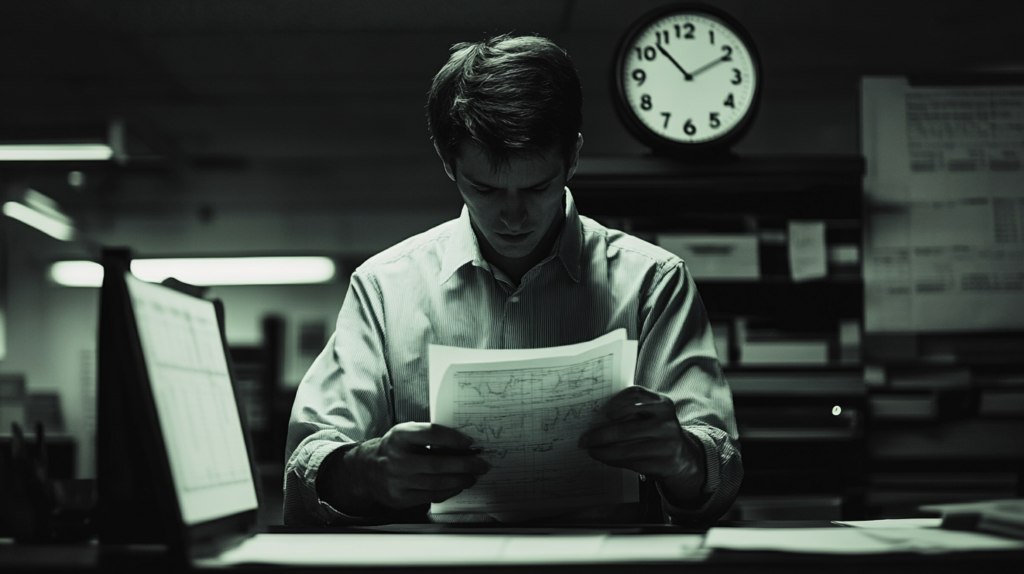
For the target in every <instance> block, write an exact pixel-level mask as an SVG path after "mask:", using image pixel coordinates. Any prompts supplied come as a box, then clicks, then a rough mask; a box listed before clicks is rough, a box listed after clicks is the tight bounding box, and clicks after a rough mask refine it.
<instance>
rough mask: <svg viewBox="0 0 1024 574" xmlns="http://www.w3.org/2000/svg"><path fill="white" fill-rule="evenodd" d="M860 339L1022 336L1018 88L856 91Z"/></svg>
mask: <svg viewBox="0 0 1024 574" xmlns="http://www.w3.org/2000/svg"><path fill="white" fill-rule="evenodd" d="M861 149H862V153H863V154H864V158H865V161H866V174H865V178H864V193H865V206H866V210H867V213H866V214H865V219H864V223H865V226H864V259H863V270H864V329H865V331H866V332H869V333H870V332H874V333H884V332H915V333H927V332H971V331H998V330H1022V329H1024V85H1020V84H1018V85H981V84H977V85H945V86H943V85H921V84H914V83H912V82H910V81H908V79H907V78H905V77H865V78H863V79H862V82H861Z"/></svg>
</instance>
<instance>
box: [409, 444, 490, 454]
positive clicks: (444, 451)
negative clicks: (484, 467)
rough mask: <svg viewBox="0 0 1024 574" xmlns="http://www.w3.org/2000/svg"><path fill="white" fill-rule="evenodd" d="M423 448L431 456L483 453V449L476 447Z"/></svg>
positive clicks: (432, 446) (431, 446)
mask: <svg viewBox="0 0 1024 574" xmlns="http://www.w3.org/2000/svg"><path fill="white" fill-rule="evenodd" d="M424 448H425V449H426V450H427V451H428V452H429V453H431V454H454V455H463V456H469V455H476V454H480V453H482V452H483V451H484V449H483V448H481V447H478V446H473V447H469V448H450V447H447V446H434V445H429V444H428V445H426V446H425V447H424Z"/></svg>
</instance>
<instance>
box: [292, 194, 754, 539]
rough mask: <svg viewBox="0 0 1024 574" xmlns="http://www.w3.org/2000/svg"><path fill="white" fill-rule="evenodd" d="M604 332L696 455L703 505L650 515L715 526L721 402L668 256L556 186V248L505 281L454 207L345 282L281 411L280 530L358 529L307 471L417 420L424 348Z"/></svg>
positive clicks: (721, 459) (421, 416)
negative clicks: (284, 420) (669, 411)
mask: <svg viewBox="0 0 1024 574" xmlns="http://www.w3.org/2000/svg"><path fill="white" fill-rule="evenodd" d="M618 328H624V329H626V333H627V337H628V338H629V339H631V340H636V341H638V356H637V366H636V373H635V378H634V382H635V384H638V385H642V386H644V387H647V388H648V389H651V390H653V391H657V392H660V393H664V394H666V395H668V396H669V397H670V398H671V399H672V400H673V402H674V403H675V406H676V412H677V416H678V418H679V423H680V425H682V428H683V430H684V431H685V432H687V433H689V436H690V437H692V438H693V439H696V440H697V441H699V442H700V444H701V445H702V446H703V450H704V454H705V457H706V463H707V480H706V482H705V490H704V492H705V494H706V495H708V498H707V500H706V502H705V503H704V504H703V506H701V507H700V508H699V509H696V510H683V509H679V508H675V507H673V506H672V505H671V504H668V503H667V502H666V501H664V500H663V507H664V508H665V510H666V512H667V514H668V516H669V517H670V519H671V520H672V522H674V523H685V522H691V521H711V520H715V519H717V518H718V517H720V516H721V515H722V514H724V513H725V512H726V511H727V510H728V509H729V507H730V506H731V505H732V503H733V501H734V500H735V497H736V493H737V491H738V489H739V485H740V482H741V480H742V477H743V466H742V462H741V457H740V451H739V443H738V438H739V435H738V432H737V429H736V421H735V416H734V414H733V406H732V394H731V392H730V390H729V386H728V384H727V383H726V381H725V377H724V375H723V373H722V369H721V366H720V364H719V362H718V358H717V355H716V352H715V346H714V342H713V338H712V334H711V328H710V325H709V323H708V318H707V314H706V311H705V309H704V305H703V303H702V302H701V300H700V296H699V295H698V294H697V289H696V287H695V285H694V283H693V279H692V278H691V276H690V274H689V273H688V271H687V269H686V264H685V263H684V262H683V261H682V260H681V259H679V258H678V257H676V256H675V255H673V254H671V253H669V252H667V251H665V250H664V249H661V248H660V247H657V246H655V245H652V244H650V243H647V242H645V241H642V240H640V239H638V238H636V237H633V236H631V235H628V234H626V233H623V232H621V231H616V230H613V229H608V228H606V227H604V226H602V225H601V224H599V223H597V222H596V221H594V220H592V219H590V218H587V217H584V216H581V215H579V214H578V213H577V211H576V205H575V203H574V201H573V198H572V194H571V193H570V192H569V190H568V189H566V190H565V222H564V224H563V227H562V231H561V234H560V235H559V238H558V241H557V242H556V243H555V245H554V247H553V249H552V251H551V253H550V254H549V255H548V257H547V258H545V259H544V260H543V261H541V262H540V263H538V264H537V265H536V266H534V267H533V268H532V269H530V270H529V271H528V272H527V273H526V274H525V275H524V276H523V277H522V280H521V281H520V283H519V284H518V285H516V284H514V282H513V281H511V280H509V278H508V277H507V276H506V275H505V274H504V273H502V272H501V271H500V270H499V269H497V268H496V267H493V266H491V265H489V264H488V262H487V261H486V260H484V258H483V256H482V255H481V252H480V248H479V244H478V243H477V238H476V235H475V234H474V232H473V230H472V227H471V225H470V220H469V211H468V209H467V208H465V207H463V210H462V215H461V217H460V218H459V219H455V220H452V221H449V222H447V223H444V224H441V225H439V226H437V227H435V228H433V229H430V230H428V231H426V232H423V233H421V234H419V235H416V236H414V237H411V238H409V239H407V240H405V241H403V242H401V243H399V244H397V245H395V246H393V247H391V248H389V249H387V250H385V251H383V252H381V253H379V254H377V255H375V256H373V257H371V258H370V259H368V260H367V261H366V262H364V263H363V264H362V265H360V266H359V267H358V268H357V269H356V270H355V271H354V272H353V273H352V277H351V280H350V282H349V287H348V293H347V294H346V296H345V300H344V303H343V304H342V307H341V311H340V312H339V314H338V322H337V326H336V330H335V332H334V334H333V335H332V337H331V339H330V340H329V341H328V343H327V346H326V347H325V348H324V350H323V352H322V353H321V354H320V355H319V356H318V357H317V358H316V360H315V361H314V363H313V365H312V366H311V367H310V369H309V371H308V372H307V373H306V376H305V377H304V378H303V379H302V382H301V383H300V384H299V388H298V390H297V393H296V396H295V403H294V405H293V406H292V413H291V419H290V421H289V423H288V441H287V449H286V455H285V456H286V466H285V477H284V480H285V486H284V491H285V492H284V497H285V503H284V520H285V523H286V524H328V523H335V522H342V523H344V522H350V523H351V522H357V521H358V520H359V519H358V518H356V517H350V516H346V515H344V514H342V513H340V512H338V511H337V510H335V509H334V508H332V507H331V506H330V505H329V504H327V503H326V502H322V501H321V500H320V499H319V497H318V496H317V492H316V476H317V471H318V470H319V468H320V463H321V462H322V461H323V460H324V458H326V457H327V455H328V454H330V453H331V452H333V451H334V450H335V449H337V448H339V447H343V446H346V445H351V444H353V443H356V442H359V441H364V440H367V439H370V438H375V437H380V436H383V435H384V433H386V432H387V431H388V430H389V429H390V428H391V427H392V426H394V425H396V424H399V423H403V422H409V421H418V422H429V421H430V411H429V398H428V388H429V383H428V381H429V378H428V368H427V357H428V348H429V345H431V344H438V345H449V346H455V347H468V348H477V349H525V348H536V347H551V346H558V345H568V344H572V343H579V342H583V341H589V340H591V339H594V338H596V337H599V336H601V335H604V334H606V333H608V332H610V331H613V330H615V329H618Z"/></svg>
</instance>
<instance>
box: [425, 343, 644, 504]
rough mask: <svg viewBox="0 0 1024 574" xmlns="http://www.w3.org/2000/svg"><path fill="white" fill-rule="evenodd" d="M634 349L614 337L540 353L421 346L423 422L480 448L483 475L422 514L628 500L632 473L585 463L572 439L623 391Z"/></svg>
mask: <svg viewBox="0 0 1024 574" xmlns="http://www.w3.org/2000/svg"><path fill="white" fill-rule="evenodd" d="M636 354H637V343H636V341H627V340H626V331H625V329H617V330H615V331H613V332H611V333H609V334H607V335H605V336H603V337H599V338H597V339H594V340H593V341H590V342H587V343H579V344H576V345H566V346H563V347H548V348H543V349H515V350H509V349H502V350H493V349H482V350H481V349H462V348H457V347H446V346H441V345H431V346H430V420H431V422H434V423H438V424H442V425H445V426H448V427H451V428H454V429H456V430H458V431H460V432H462V433H464V434H466V435H468V436H470V437H472V438H473V440H474V446H476V447H481V448H483V453H482V454H481V455H480V456H481V458H483V459H484V460H486V461H487V462H488V463H490V464H491V470H490V472H488V473H487V474H485V475H483V476H482V477H480V480H479V482H477V484H476V485H474V486H473V487H472V488H469V489H467V490H464V491H462V492H461V493H460V494H458V495H456V496H454V497H453V498H450V499H448V500H446V501H445V502H441V503H435V504H432V505H431V510H430V511H431V513H433V514H446V513H478V512H497V513H500V512H508V511H517V512H518V511H530V510H541V509H544V510H549V509H559V508H566V509H568V508H572V507H579V506H591V505H603V504H618V503H624V502H635V501H637V500H638V487H637V480H636V474H635V473H633V472H630V471H625V470H622V469H617V468H611V467H609V466H606V465H604V464H602V463H600V462H598V461H596V460H594V459H592V458H591V457H590V456H589V455H588V454H587V452H586V451H585V450H583V449H581V448H579V447H578V446H577V441H578V440H579V438H580V435H582V434H583V432H584V431H586V430H587V429H588V428H590V427H591V426H594V425H596V424H598V423H601V422H605V420H606V419H605V418H604V415H603V414H602V413H601V407H602V406H603V405H604V404H605V403H606V402H607V401H608V399H610V398H611V397H612V396H613V395H615V394H616V393H618V392H619V391H621V390H623V389H625V388H626V387H628V386H629V385H631V384H632V383H633V373H634V370H635V369H636Z"/></svg>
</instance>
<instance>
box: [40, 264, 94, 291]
mask: <svg viewBox="0 0 1024 574" xmlns="http://www.w3.org/2000/svg"><path fill="white" fill-rule="evenodd" d="M50 279H52V280H53V282H54V283H56V284H58V285H63V286H65V287H99V286H100V285H103V266H102V265H100V264H99V263H94V262H92V261H58V262H56V263H54V264H53V265H50Z"/></svg>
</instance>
